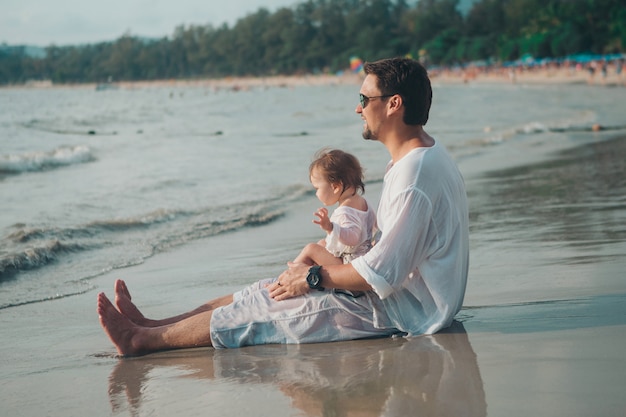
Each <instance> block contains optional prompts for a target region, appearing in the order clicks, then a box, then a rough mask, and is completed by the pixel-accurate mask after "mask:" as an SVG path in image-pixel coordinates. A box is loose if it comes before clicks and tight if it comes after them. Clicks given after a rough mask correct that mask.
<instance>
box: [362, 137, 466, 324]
mask: <svg viewBox="0 0 626 417" xmlns="http://www.w3.org/2000/svg"><path fill="white" fill-rule="evenodd" d="M377 212H378V228H379V230H380V231H381V236H380V239H379V241H378V242H377V243H376V244H375V245H374V247H373V248H372V249H371V250H370V251H369V252H368V253H366V254H365V255H363V256H361V257H359V258H357V259H355V260H354V261H353V262H352V265H353V267H354V268H355V269H356V271H357V272H358V273H359V274H360V275H361V276H362V277H363V278H364V279H365V280H366V281H367V283H368V284H370V285H371V286H372V288H373V290H374V292H375V293H376V294H377V295H378V297H379V298H380V302H376V303H374V305H373V308H374V318H375V323H376V326H377V327H386V326H393V327H396V328H397V329H399V330H401V331H403V332H406V333H407V334H408V335H409V336H414V335H419V334H433V333H436V332H437V331H439V330H441V329H443V328H445V327H448V326H449V325H450V324H451V323H452V319H453V318H454V316H455V315H456V313H458V312H459V310H460V309H461V306H462V304H463V297H464V295H465V287H466V283H467V272H468V267H469V218H468V217H469V215H468V205H467V195H466V192H465V184H464V181H463V177H462V176H461V173H460V172H459V170H458V168H457V166H456V164H455V163H454V161H453V160H452V158H451V157H450V155H449V154H448V152H447V151H446V149H445V147H444V146H443V145H441V144H439V143H438V142H436V143H435V145H433V146H432V147H430V148H416V149H414V150H412V151H411V152H409V153H408V154H407V155H405V156H404V157H403V158H402V159H401V160H399V161H397V162H396V163H395V164H393V163H392V162H390V163H389V164H388V166H387V172H386V173H385V177H384V182H383V189H382V195H381V199H380V203H379V207H378V211H377ZM381 310H382V311H381Z"/></svg>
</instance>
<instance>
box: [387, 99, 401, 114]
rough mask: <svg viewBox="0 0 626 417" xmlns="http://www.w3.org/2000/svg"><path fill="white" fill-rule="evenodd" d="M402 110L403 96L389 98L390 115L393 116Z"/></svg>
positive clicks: (388, 108)
mask: <svg viewBox="0 0 626 417" xmlns="http://www.w3.org/2000/svg"><path fill="white" fill-rule="evenodd" d="M401 108H402V96H401V95H400V94H396V95H394V96H392V97H390V98H389V101H388V102H387V110H388V114H392V113H395V112H398V111H400V109H401Z"/></svg>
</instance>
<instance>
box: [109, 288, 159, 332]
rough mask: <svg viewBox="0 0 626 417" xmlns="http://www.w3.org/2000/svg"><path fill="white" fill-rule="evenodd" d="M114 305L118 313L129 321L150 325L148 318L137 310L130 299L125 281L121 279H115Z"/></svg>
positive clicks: (140, 324)
mask: <svg viewBox="0 0 626 417" xmlns="http://www.w3.org/2000/svg"><path fill="white" fill-rule="evenodd" d="M115 305H117V308H118V309H119V311H120V313H122V314H123V315H125V316H126V317H127V318H128V319H129V320H130V321H132V322H133V323H135V324H137V325H139V326H148V327H150V326H151V324H150V320H148V319H146V317H145V316H144V315H143V314H142V313H141V311H139V309H138V308H137V306H136V305H135V304H134V303H133V302H132V301H131V296H130V291H128V287H127V286H126V283H125V282H124V281H122V280H121V279H118V280H117V281H115Z"/></svg>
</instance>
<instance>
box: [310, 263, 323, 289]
mask: <svg viewBox="0 0 626 417" xmlns="http://www.w3.org/2000/svg"><path fill="white" fill-rule="evenodd" d="M320 269H322V267H321V265H314V266H312V267H310V268H309V273H308V274H307V276H306V282H307V284H309V288H311V289H312V290H319V291H324V287H322V274H321V273H320Z"/></svg>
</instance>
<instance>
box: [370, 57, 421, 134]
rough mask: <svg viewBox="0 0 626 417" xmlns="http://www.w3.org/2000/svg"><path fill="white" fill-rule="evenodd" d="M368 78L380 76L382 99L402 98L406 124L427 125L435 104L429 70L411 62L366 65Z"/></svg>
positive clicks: (378, 81) (409, 60) (397, 60)
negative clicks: (395, 96) (396, 95)
mask: <svg viewBox="0 0 626 417" xmlns="http://www.w3.org/2000/svg"><path fill="white" fill-rule="evenodd" d="M363 70H364V71H365V74H371V75H374V76H376V78H377V84H378V88H379V89H380V94H381V95H387V94H389V95H391V94H399V95H400V96H401V97H402V101H403V103H404V118H403V120H404V123H406V124H408V125H425V124H426V122H427V121H428V113H429V112H430V105H431V103H432V100H433V90H432V88H431V86H430V79H429V78H428V72H427V71H426V68H424V67H423V66H422V64H420V63H419V62H417V61H415V60H413V59H409V58H390V59H382V60H380V61H376V62H366V63H365V65H364V66H363Z"/></svg>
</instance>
